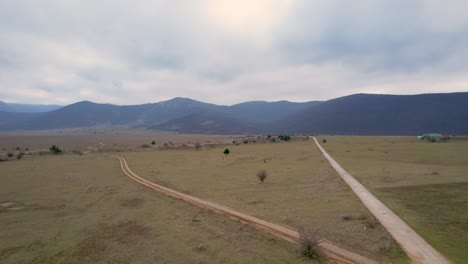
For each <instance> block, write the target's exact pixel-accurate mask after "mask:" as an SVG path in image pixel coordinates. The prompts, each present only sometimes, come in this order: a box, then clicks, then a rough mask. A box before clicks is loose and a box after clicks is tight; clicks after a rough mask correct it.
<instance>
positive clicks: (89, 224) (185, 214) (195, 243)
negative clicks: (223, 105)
mask: <svg viewBox="0 0 468 264" xmlns="http://www.w3.org/2000/svg"><path fill="white" fill-rule="evenodd" d="M0 171H1V173H0V226H1V231H0V263H314V262H313V261H306V260H305V259H303V258H302V257H301V256H300V255H299V254H298V253H297V251H296V248H295V246H293V245H291V244H290V243H287V242H285V241H283V240H281V239H278V238H276V237H273V236H272V235H269V234H267V233H264V232H262V231H259V230H256V229H253V228H250V227H248V226H245V225H243V224H240V223H238V222H235V221H232V220H231V219H229V218H227V217H224V216H220V215H216V214H213V213H210V212H208V211H204V210H200V209H198V208H196V207H193V206H191V205H189V204H187V203H184V202H181V201H179V200H174V199H172V198H169V197H166V196H164V195H161V194H159V193H157V192H154V191H152V190H150V189H147V188H145V187H142V186H140V185H138V184H136V183H135V182H133V181H131V180H130V179H128V178H127V177H125V176H123V174H122V172H121V171H120V168H119V166H118V163H117V161H116V160H114V159H111V158H109V157H105V156H99V155H94V154H88V155H82V156H78V155H60V156H29V157H25V158H24V159H22V160H19V161H8V162H1V163H0ZM194 216H196V218H195V221H194V220H193V219H194Z"/></svg>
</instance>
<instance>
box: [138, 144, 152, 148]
mask: <svg viewBox="0 0 468 264" xmlns="http://www.w3.org/2000/svg"><path fill="white" fill-rule="evenodd" d="M140 147H141V148H149V147H150V145H148V144H143V145H141V146H140Z"/></svg>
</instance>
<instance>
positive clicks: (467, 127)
mask: <svg viewBox="0 0 468 264" xmlns="http://www.w3.org/2000/svg"><path fill="white" fill-rule="evenodd" d="M279 124H280V125H279V126H278V127H277V129H278V130H277V131H281V132H288V133H316V134H342V135H417V134H422V133H428V132H438V133H446V134H468V93H447V94H421V95H376V94H355V95H350V96H345V97H340V98H337V99H333V100H329V101H326V102H323V103H321V104H318V105H315V106H312V107H309V108H307V109H305V110H303V111H301V112H298V113H295V114H292V115H290V116H288V117H286V118H284V119H283V120H282V121H281V122H279Z"/></svg>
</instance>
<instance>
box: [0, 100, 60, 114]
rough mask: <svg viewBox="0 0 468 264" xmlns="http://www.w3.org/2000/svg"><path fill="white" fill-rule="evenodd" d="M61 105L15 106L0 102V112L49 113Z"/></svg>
mask: <svg viewBox="0 0 468 264" xmlns="http://www.w3.org/2000/svg"><path fill="white" fill-rule="evenodd" d="M61 107H62V106H61V105H37V104H15V103H7V102H2V101H0V111H4V112H17V113H40V112H49V111H53V110H57V109H59V108H61Z"/></svg>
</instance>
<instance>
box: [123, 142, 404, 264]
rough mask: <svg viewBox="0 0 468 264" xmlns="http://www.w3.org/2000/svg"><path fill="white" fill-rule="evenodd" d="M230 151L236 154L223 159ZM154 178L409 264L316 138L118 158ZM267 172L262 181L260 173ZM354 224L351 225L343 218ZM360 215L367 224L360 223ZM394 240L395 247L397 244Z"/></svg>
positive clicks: (198, 194) (131, 154)
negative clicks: (370, 220) (373, 224)
mask: <svg viewBox="0 0 468 264" xmlns="http://www.w3.org/2000/svg"><path fill="white" fill-rule="evenodd" d="M225 148H229V150H230V154H229V155H228V156H225V155H223V151H224V149H225ZM120 154H121V155H122V156H124V157H125V158H127V160H128V162H129V166H130V168H131V169H132V170H133V171H134V172H136V173H137V174H139V175H140V176H142V177H145V178H147V179H148V180H151V181H154V182H157V183H160V184H162V185H165V186H168V187H170V188H173V189H176V190H179V191H182V192H184V193H188V194H191V195H193V196H196V197H200V198H203V199H207V200H209V201H213V202H217V203H221V204H224V205H228V206H231V207H234V208H237V209H242V210H245V211H247V212H249V213H252V214H254V215H257V216H260V217H263V218H267V219H271V220H273V221H276V222H282V223H285V224H288V225H291V226H294V227H302V228H305V229H307V230H310V231H317V233H318V234H319V236H320V237H322V238H326V239H329V240H332V241H335V242H338V243H340V244H342V245H344V246H346V247H348V248H350V249H351V250H354V251H356V252H360V253H362V254H365V255H370V256H372V257H373V258H375V259H378V260H380V261H382V262H392V263H405V262H407V258H406V256H405V255H404V253H402V252H401V250H400V249H399V248H398V247H397V246H396V245H395V244H393V246H392V250H391V251H390V252H384V250H383V249H384V248H385V245H386V242H387V241H392V240H391V238H390V235H389V234H388V233H387V232H386V231H385V230H384V229H383V228H382V227H381V226H380V225H377V226H376V227H375V228H367V226H368V223H367V222H366V220H365V218H368V217H369V215H370V213H369V212H368V211H367V209H366V208H365V207H364V206H363V205H362V204H361V202H360V201H359V200H358V198H357V197H356V196H355V195H354V193H353V192H352V191H351V190H350V189H349V187H348V186H347V185H346V183H344V182H343V181H342V180H341V178H340V177H339V176H338V175H337V174H336V172H335V171H334V170H333V169H332V168H331V167H330V165H329V164H328V163H327V162H326V161H325V159H324V158H323V156H322V155H321V153H320V152H319V151H318V149H317V148H316V146H315V145H314V144H313V142H312V141H301V142H288V143H266V144H241V145H238V146H237V145H226V146H205V147H203V148H202V150H200V151H196V150H195V149H184V150H182V149H166V150H150V151H144V152H131V153H120ZM263 169H265V170H266V171H267V173H268V177H267V179H266V180H265V182H264V183H260V182H259V180H258V179H257V177H256V173H257V172H258V171H260V170H263ZM345 214H347V215H350V216H351V217H352V218H353V219H354V220H353V221H349V222H345V221H343V220H342V219H341V216H342V215H345ZM359 218H361V220H359ZM392 243H393V242H392Z"/></svg>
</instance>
